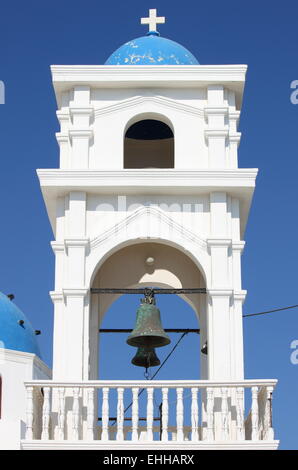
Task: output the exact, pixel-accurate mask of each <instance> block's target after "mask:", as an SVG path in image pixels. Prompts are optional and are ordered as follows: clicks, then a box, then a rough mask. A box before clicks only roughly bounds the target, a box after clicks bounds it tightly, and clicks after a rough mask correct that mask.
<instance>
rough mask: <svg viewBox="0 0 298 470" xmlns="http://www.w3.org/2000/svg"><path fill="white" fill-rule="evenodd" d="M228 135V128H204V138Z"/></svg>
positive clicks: (220, 137) (218, 137) (219, 137)
mask: <svg viewBox="0 0 298 470" xmlns="http://www.w3.org/2000/svg"><path fill="white" fill-rule="evenodd" d="M228 135H229V131H228V129H206V130H205V138H206V139H207V140H208V139H222V138H223V137H227V136H228Z"/></svg>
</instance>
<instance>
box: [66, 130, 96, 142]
mask: <svg viewBox="0 0 298 470" xmlns="http://www.w3.org/2000/svg"><path fill="white" fill-rule="evenodd" d="M68 135H69V138H70V140H71V141H72V139H73V138H84V139H86V138H87V139H89V140H90V139H91V138H92V137H93V130H92V129H69V131H68Z"/></svg>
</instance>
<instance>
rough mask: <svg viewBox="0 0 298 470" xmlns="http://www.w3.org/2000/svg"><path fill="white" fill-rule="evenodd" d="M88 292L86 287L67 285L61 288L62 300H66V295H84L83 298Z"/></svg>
mask: <svg viewBox="0 0 298 470" xmlns="http://www.w3.org/2000/svg"><path fill="white" fill-rule="evenodd" d="M88 292H89V289H86V288H77V287H74V288H70V287H67V288H66V289H62V293H63V298H64V300H66V299H67V298H68V297H84V298H85V297H86V295H87V294H88Z"/></svg>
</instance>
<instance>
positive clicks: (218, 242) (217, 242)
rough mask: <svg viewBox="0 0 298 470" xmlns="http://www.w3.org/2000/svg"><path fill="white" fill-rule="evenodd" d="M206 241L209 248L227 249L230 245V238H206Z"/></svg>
mask: <svg viewBox="0 0 298 470" xmlns="http://www.w3.org/2000/svg"><path fill="white" fill-rule="evenodd" d="M206 241H207V245H208V247H209V248H211V247H214V246H222V247H226V248H228V247H229V246H231V244H232V240H231V239H230V238H208V239H207V240H206Z"/></svg>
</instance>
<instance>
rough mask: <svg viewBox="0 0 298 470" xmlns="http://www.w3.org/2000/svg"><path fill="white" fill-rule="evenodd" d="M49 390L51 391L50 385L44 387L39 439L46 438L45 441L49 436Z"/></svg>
mask: <svg viewBox="0 0 298 470" xmlns="http://www.w3.org/2000/svg"><path fill="white" fill-rule="evenodd" d="M50 392H51V389H50V387H44V389H43V407H42V433H41V439H43V440H46V441H47V440H48V439H49V438H50Z"/></svg>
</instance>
